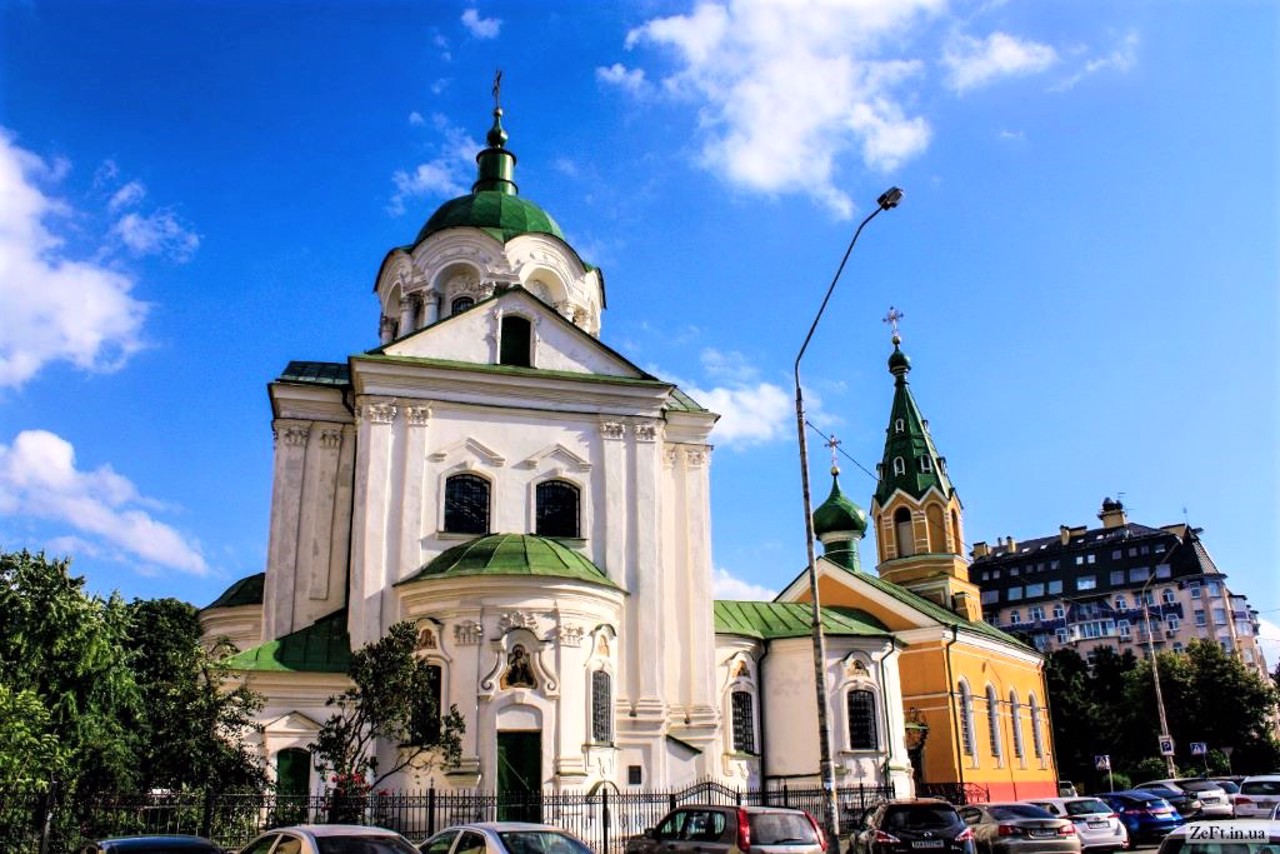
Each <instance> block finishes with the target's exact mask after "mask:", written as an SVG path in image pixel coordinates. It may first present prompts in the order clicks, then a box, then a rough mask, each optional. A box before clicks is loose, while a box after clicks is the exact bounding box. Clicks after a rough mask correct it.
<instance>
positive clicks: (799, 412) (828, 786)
mask: <svg viewBox="0 0 1280 854" xmlns="http://www.w3.org/2000/svg"><path fill="white" fill-rule="evenodd" d="M901 201H902V190H900V189H898V188H897V187H890V188H889V189H888V190H885V191H884V192H883V193H881V194H880V198H879V199H877V200H876V209H875V210H874V211H872V212H871V213H870V214H868V215H867V218H866V219H864V220H863V221H862V223H861V224H860V225H859V226H858V230H857V231H855V232H854V233H853V239H852V240H850V241H849V248H848V249H846V250H845V251H844V257H843V258H841V259H840V266H839V267H837V268H836V274H835V276H833V277H832V279H831V284H830V286H828V287H827V295H826V296H825V297H823V298H822V305H821V307H819V308H818V314H817V316H816V317H814V318H813V324H812V325H811V326H810V327H809V334H808V335H806V336H805V337H804V344H802V345H801V346H800V352H799V353H797V354H796V365H795V377H796V435H797V436H798V438H799V440H800V488H801V491H802V492H803V493H804V545H805V549H806V551H807V554H808V559H809V567H808V569H809V596H810V598H811V600H812V604H813V614H812V616H811V621H812V624H813V677H814V686H815V690H816V692H817V699H818V750H819V751H820V752H821V754H820V758H819V765H820V768H821V774H822V789H823V793H824V797H823V809H822V815H823V826H824V828H825V830H826V834H827V839H829V840H831V841H832V844H834V843H835V841H836V840H838V839H839V838H840V816H839V812H838V810H837V808H836V781H835V773H834V769H833V767H832V764H831V730H830V728H829V726H828V723H827V671H826V661H827V639H826V635H824V634H823V631H822V604H821V602H820V601H819V599H818V568H817V556H816V554H815V552H814V546H813V540H814V536H813V499H812V498H811V496H810V494H809V443H808V441H806V439H805V431H804V395H803V393H802V392H801V390H800V360H801V359H803V358H804V351H805V350H807V349H808V348H809V341H810V340H811V339H812V338H813V333H814V331H815V330H816V329H817V328H818V321H820V320H821V319H822V313H823V312H824V311H826V310H827V303H828V302H829V301H830V299H831V294H832V292H833V291H834V290H835V289H836V282H838V281H840V274H841V273H843V272H844V265H845V263H846V262H847V261H848V260H849V255H850V253H852V252H853V245H854V244H855V243H857V242H858V235H860V234H862V229H863V228H865V227H866V225H867V223H869V222H871V220H873V219H875V218H876V216H877V215H878V214H879V213H880V212H881V211H887V210H889V209H890V208H896V207H897V206H898V204H899V203H900V202H901Z"/></svg>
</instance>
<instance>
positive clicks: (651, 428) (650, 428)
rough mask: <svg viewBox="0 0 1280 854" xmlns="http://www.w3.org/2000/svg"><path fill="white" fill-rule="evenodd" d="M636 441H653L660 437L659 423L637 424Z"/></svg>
mask: <svg viewBox="0 0 1280 854" xmlns="http://www.w3.org/2000/svg"><path fill="white" fill-rule="evenodd" d="M635 433H636V441H638V442H652V441H654V440H656V439H657V438H658V425H657V424H654V423H652V422H649V423H645V424H637V425H636V426H635Z"/></svg>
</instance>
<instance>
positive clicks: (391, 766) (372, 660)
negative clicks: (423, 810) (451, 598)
mask: <svg viewBox="0 0 1280 854" xmlns="http://www.w3.org/2000/svg"><path fill="white" fill-rule="evenodd" d="M416 645H417V629H416V628H415V627H414V625H413V623H410V622H400V623H396V624H395V625H394V626H392V627H391V629H390V630H389V631H388V632H387V634H386V636H385V637H383V638H382V639H381V640H377V641H374V642H373V643H370V644H368V645H367V646H365V647H364V648H362V649H359V650H357V651H356V652H354V653H353V654H352V656H351V664H350V666H349V667H348V669H347V675H348V677H350V679H351V682H352V686H351V687H350V688H348V689H346V690H345V691H343V692H342V693H341V694H338V695H336V696H334V697H330V698H329V700H328V701H327V705H329V706H331V707H333V708H334V709H335V710H336V711H335V712H334V714H332V715H331V716H330V717H329V719H328V720H327V721H325V722H324V724H323V725H322V726H321V727H320V732H319V735H318V736H317V737H316V740H315V742H313V743H312V744H311V749H312V751H313V753H314V754H315V756H316V758H317V766H318V767H319V768H320V769H321V770H322V771H324V772H325V773H331V774H332V777H331V780H332V781H333V782H334V783H335V786H334V789H335V793H336V794H337V795H339V796H361V795H364V794H365V793H367V792H368V791H369V790H370V789H374V788H376V787H377V786H378V784H379V783H381V782H382V781H383V780H385V779H386V778H388V777H390V776H391V775H392V774H395V773H397V772H400V771H403V770H404V769H406V768H410V769H413V770H415V771H418V772H423V771H426V770H429V769H430V768H431V767H433V766H434V765H435V763H436V762H441V763H443V764H444V765H446V766H456V765H457V764H458V761H459V759H460V757H461V755H462V733H463V731H464V728H465V726H464V723H463V720H462V715H461V714H460V713H459V712H458V707H457V706H450V707H449V711H448V712H447V713H444V714H442V710H441V708H440V698H439V697H437V696H436V694H435V688H436V686H437V685H438V682H437V681H436V680H435V678H434V674H433V673H432V668H431V666H430V665H429V664H428V663H427V662H426V661H424V660H423V659H421V658H419V657H418V656H417V655H415V654H414V650H415V647H416ZM380 743H382V744H390V745H393V746H394V758H393V759H392V761H391V762H390V763H388V764H387V765H386V766H385V767H383V766H382V765H381V763H380V762H379V757H378V747H379V744H380Z"/></svg>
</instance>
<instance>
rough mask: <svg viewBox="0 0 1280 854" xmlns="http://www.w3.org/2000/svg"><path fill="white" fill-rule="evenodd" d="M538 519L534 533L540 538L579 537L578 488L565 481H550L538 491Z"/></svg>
mask: <svg viewBox="0 0 1280 854" xmlns="http://www.w3.org/2000/svg"><path fill="white" fill-rule="evenodd" d="M536 500H537V519H536V523H535V527H534V533H535V534H537V535H538V536H540V537H578V536H581V532H580V530H579V527H578V487H576V486H574V485H573V484H572V483H565V482H564V481H563V480H548V481H546V482H545V483H540V484H538V488H537V490H536Z"/></svg>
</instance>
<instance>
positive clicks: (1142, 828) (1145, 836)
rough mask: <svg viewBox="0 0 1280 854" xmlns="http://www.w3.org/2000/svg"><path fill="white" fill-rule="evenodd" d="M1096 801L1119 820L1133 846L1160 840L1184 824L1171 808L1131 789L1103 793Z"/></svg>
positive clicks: (1154, 797) (1150, 796) (1158, 798)
mask: <svg viewBox="0 0 1280 854" xmlns="http://www.w3.org/2000/svg"><path fill="white" fill-rule="evenodd" d="M1098 799H1099V800H1102V801H1105V802H1106V804H1107V806H1109V807H1111V809H1112V810H1113V811H1114V812H1115V814H1116V815H1118V816H1119V817H1120V820H1121V821H1122V822H1124V828H1125V830H1127V831H1129V840H1130V841H1131V842H1132V843H1133V844H1135V845H1136V844H1138V843H1139V842H1144V841H1148V840H1152V839H1161V838H1163V837H1164V836H1165V834H1167V833H1169V831H1171V830H1173V829H1174V828H1176V827H1181V826H1182V825H1183V824H1184V823H1185V821H1186V819H1184V818H1183V817H1182V816H1181V815H1179V814H1178V811H1177V810H1176V809H1174V808H1173V805H1172V804H1170V803H1169V802H1168V801H1166V800H1165V799H1164V798H1162V797H1160V796H1159V795H1153V794H1152V793H1151V792H1146V791H1141V790H1134V789H1127V790H1125V791H1123V792H1104V793H1103V794H1101V795H1098Z"/></svg>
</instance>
